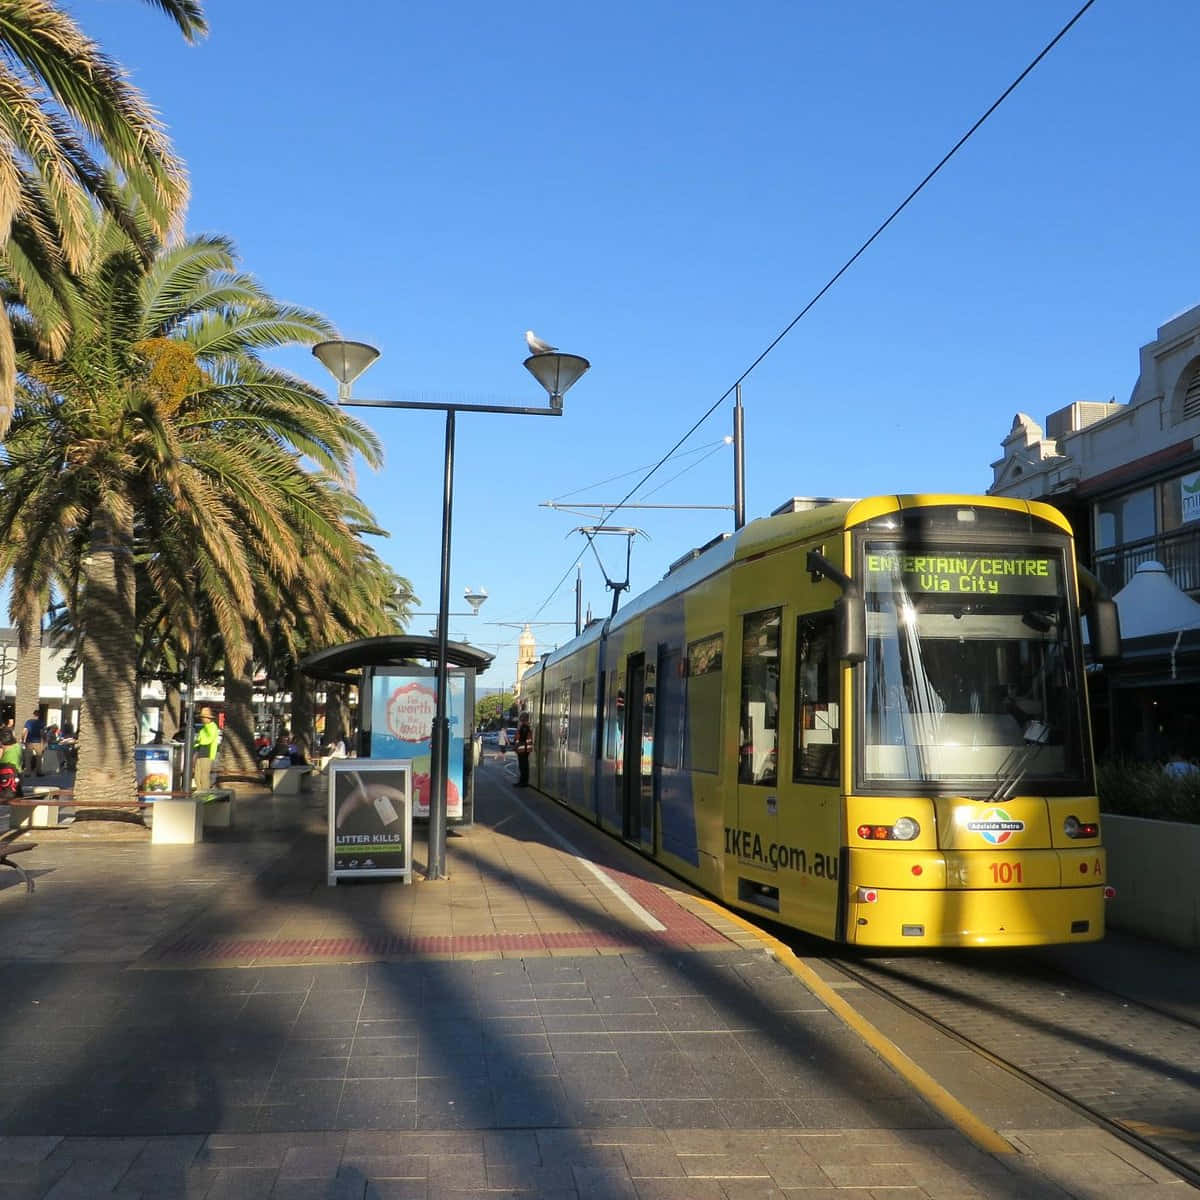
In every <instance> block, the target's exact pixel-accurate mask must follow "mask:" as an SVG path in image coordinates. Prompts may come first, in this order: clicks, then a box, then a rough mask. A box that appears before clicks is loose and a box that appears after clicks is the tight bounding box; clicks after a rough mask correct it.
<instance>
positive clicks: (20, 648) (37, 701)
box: [14, 613, 42, 738]
mask: <svg viewBox="0 0 1200 1200" xmlns="http://www.w3.org/2000/svg"><path fill="white" fill-rule="evenodd" d="M41 700H42V620H41V614H40V613H39V614H38V616H37V619H36V620H32V621H18V622H17V695H16V700H15V701H14V703H15V705H16V718H17V719H16V722H15V724H16V734H17V737H18V738H19V737H20V736H21V729H22V727H23V726H24V724H25V722H26V721H28V720H29V718H30V717H31V716H32V715H33V714H34V713H35V712H38V711H40V709H41Z"/></svg>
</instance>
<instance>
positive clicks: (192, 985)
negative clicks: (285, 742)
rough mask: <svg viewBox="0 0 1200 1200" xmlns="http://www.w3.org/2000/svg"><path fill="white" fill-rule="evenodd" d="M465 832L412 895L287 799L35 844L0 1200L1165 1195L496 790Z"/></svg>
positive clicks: (16, 903)
mask: <svg viewBox="0 0 1200 1200" xmlns="http://www.w3.org/2000/svg"><path fill="white" fill-rule="evenodd" d="M477 816H478V820H477V823H476V824H475V826H473V827H472V828H471V829H469V830H466V831H464V832H463V833H462V835H461V836H451V837H450V838H449V839H448V844H447V863H448V874H449V878H448V879H447V880H442V881H438V882H424V881H418V882H416V883H414V884H413V885H411V886H404V885H402V884H400V883H397V882H374V883H369V882H362V883H357V882H356V883H353V884H350V885H342V886H339V887H336V888H330V887H327V886H326V884H325V834H324V829H325V825H324V814H323V806H322V804H321V800H320V797H319V796H318V795H315V794H312V795H301V796H299V797H280V796H273V795H271V794H270V793H265V792H252V793H248V792H243V793H241V794H240V795H239V798H238V802H237V808H236V813H235V818H234V820H235V824H234V827H233V828H232V829H231V830H228V831H220V832H214V831H210V835H209V837H208V839H207V840H206V841H205V842H204V843H203V844H202V845H198V846H152V845H151V844H150V843H149V841H148V839H147V837H146V834H145V832H144V831H143V830H140V829H127V830H125V831H118V834H113V833H112V832H111V831H106V832H104V833H101V832H100V830H99V827H94V830H93V831H92V832H90V833H89V831H87V830H86V829H85V828H83V825H82V823H81V824H80V827H79V828H75V829H71V830H65V831H58V830H54V831H46V832H42V831H38V833H37V838H38V842H39V844H38V846H37V848H36V849H35V850H33V851H31V852H29V853H26V854H23V855H22V856H21V860H20V861H21V862H22V863H23V865H25V866H27V867H28V868H29V869H30V870H31V871H32V872H34V874H35V876H36V882H37V890H36V892H34V893H33V894H32V895H30V894H27V893H26V892H25V890H24V888H23V887H20V886H19V884H18V881H17V880H16V878H15V875H14V873H13V872H10V871H0V930H2V931H3V933H2V936H0V980H2V991H0V996H2V998H3V1017H2V1018H0V1064H3V1068H4V1069H3V1071H0V1197H3V1200H23V1198H25V1197H29V1198H35V1197H36V1198H38V1200H42V1198H43V1197H47V1198H51V1197H52V1198H54V1200H67V1198H73V1197H108V1196H120V1197H124V1198H128V1200H134V1198H137V1197H144V1198H146V1200H149V1198H151V1197H183V1196H187V1197H207V1198H209V1200H217V1198H220V1197H258V1196H264V1197H266V1196H271V1197H295V1198H301V1197H321V1198H336V1200H341V1198H343V1197H346V1198H351V1197H352V1198H354V1200H365V1198H372V1200H383V1198H387V1197H422V1198H427V1200H442V1198H447V1197H460V1198H466V1197H475V1196H488V1197H497V1196H522V1197H532V1196H537V1197H547V1198H550V1197H555V1198H562V1200H567V1198H572V1200H573V1198H575V1197H588V1198H593V1197H594V1198H598V1200H602V1198H605V1197H641V1198H645V1200H651V1198H662V1200H672V1198H680V1200H707V1198H709V1197H712V1198H714V1200H715V1198H718V1197H722V1198H726V1197H727V1198H731V1200H737V1198H740V1197H780V1196H794V1197H804V1198H805V1200H822V1198H823V1197H832V1196H835V1195H836V1196H839V1197H840V1196H843V1195H853V1196H856V1197H876V1198H880V1200H882V1198H887V1200H895V1198H899V1197H905V1198H912V1200H919V1198H925V1197H940V1198H946V1200H949V1198H950V1197H955V1198H965V1197H989V1198H995V1197H999V1198H1002V1200H1007V1198H1009V1197H1012V1198H1016V1197H1065V1196H1074V1197H1081V1198H1082V1197H1125V1196H1130V1195H1142V1194H1145V1195H1147V1196H1149V1195H1152V1194H1153V1195H1158V1194H1164V1195H1165V1194H1168V1193H1171V1194H1183V1193H1185V1192H1186V1193H1188V1194H1190V1193H1191V1190H1192V1189H1191V1188H1190V1187H1189V1186H1188V1185H1187V1184H1185V1183H1183V1182H1181V1181H1179V1180H1176V1179H1174V1178H1173V1177H1172V1176H1171V1174H1170V1173H1169V1172H1167V1171H1166V1170H1164V1169H1162V1168H1161V1167H1159V1166H1158V1165H1156V1164H1155V1163H1154V1162H1153V1161H1151V1160H1149V1159H1147V1158H1145V1157H1143V1156H1141V1155H1139V1154H1138V1153H1137V1152H1136V1151H1134V1150H1131V1149H1130V1148H1129V1147H1127V1146H1125V1145H1124V1144H1123V1143H1121V1142H1120V1141H1118V1140H1116V1139H1114V1138H1112V1137H1110V1136H1108V1135H1107V1134H1104V1133H1101V1132H1099V1131H1097V1130H1095V1129H1093V1128H1092V1127H1091V1126H1089V1125H1087V1124H1086V1123H1084V1122H1083V1121H1082V1120H1081V1119H1080V1118H1078V1117H1076V1116H1074V1115H1073V1114H1072V1113H1070V1112H1068V1111H1066V1110H1065V1109H1063V1108H1061V1107H1059V1106H1057V1105H1055V1104H1054V1103H1053V1102H1051V1101H1050V1100H1048V1099H1046V1098H1044V1097H1043V1096H1041V1095H1040V1094H1039V1093H1036V1092H1032V1091H1029V1090H1027V1089H1024V1088H1022V1087H1018V1086H1017V1085H1015V1084H1014V1083H1013V1081H1012V1080H1010V1079H1008V1078H1007V1077H1003V1076H1001V1075H1000V1074H999V1073H998V1072H996V1071H994V1070H993V1069H991V1068H988V1067H987V1066H986V1065H984V1064H980V1065H979V1066H978V1067H977V1068H971V1069H968V1070H964V1069H963V1057H964V1054H965V1052H962V1051H957V1050H956V1051H955V1052H954V1053H949V1054H948V1053H946V1052H945V1048H944V1047H942V1048H941V1053H940V1056H939V1054H938V1053H935V1052H933V1051H935V1050H936V1049H937V1048H936V1047H933V1046H932V1045H931V1042H932V1040H933V1039H934V1035H933V1034H931V1033H930V1031H929V1030H928V1029H925V1028H923V1027H919V1026H917V1025H915V1024H913V1023H905V1022H904V1021H897V1022H896V1023H895V1025H894V1027H889V1030H888V1033H889V1036H890V1037H891V1038H893V1039H895V1040H896V1041H898V1042H902V1043H905V1044H906V1048H907V1050H908V1051H909V1052H910V1053H911V1054H912V1056H913V1057H914V1058H927V1059H929V1060H930V1061H938V1060H939V1057H940V1059H942V1060H946V1061H949V1060H951V1059H953V1060H954V1061H955V1062H956V1066H957V1074H956V1076H955V1085H954V1087H955V1089H956V1090H955V1095H954V1096H953V1097H949V1098H947V1097H946V1096H945V1095H943V1094H939V1093H938V1091H937V1089H936V1086H935V1085H932V1083H929V1085H928V1086H927V1085H926V1083H925V1082H923V1081H922V1078H921V1076H920V1072H919V1071H909V1070H906V1069H905V1063H906V1062H907V1063H908V1066H910V1067H911V1066H912V1063H911V1062H909V1061H908V1060H907V1059H906V1058H905V1057H904V1056H903V1055H900V1056H895V1055H894V1054H891V1055H890V1054H889V1051H888V1049H887V1047H881V1045H880V1044H878V1043H877V1042H874V1041H872V1040H871V1039H870V1038H869V1037H864V1034H863V1030H862V1029H861V1028H859V1027H856V1026H854V1025H852V1024H848V1023H847V1021H846V1020H843V1017H842V1015H839V1011H838V1009H839V1005H840V1004H841V1003H842V1001H841V1000H840V999H838V998H837V997H832V998H831V993H830V990H829V989H828V987H827V986H825V985H823V984H821V982H820V981H819V980H816V979H815V976H811V977H806V976H805V975H804V973H803V972H802V971H801V972H800V973H797V971H796V970H794V969H791V965H790V964H789V963H788V962H787V961H786V958H785V957H784V956H779V955H776V954H774V953H771V952H770V948H769V944H768V943H767V942H766V941H764V940H762V939H760V938H759V937H758V936H756V935H755V934H754V933H752V932H750V931H749V930H748V929H747V927H746V926H745V925H744V924H743V923H741V922H739V921H737V920H736V919H732V918H730V917H727V916H724V915H722V914H721V912H720V911H719V910H718V909H716V908H715V906H712V905H710V904H709V903H707V902H705V901H703V900H701V899H699V898H696V897H694V896H692V895H690V894H689V893H688V891H687V890H686V889H685V888H683V887H681V886H680V885H679V883H678V882H677V881H674V880H672V879H671V878H670V877H669V876H666V875H664V874H662V873H661V872H659V871H658V869H657V868H656V867H654V866H653V864H649V863H647V862H645V861H644V860H642V859H641V858H639V857H638V856H636V855H633V854H631V853H630V852H628V851H627V850H626V849H625V848H624V847H622V846H621V845H619V844H618V843H616V842H615V841H613V840H612V839H609V838H606V837H604V836H603V835H600V834H598V833H597V832H596V831H595V830H592V829H590V828H589V827H587V826H585V825H583V824H581V823H579V822H577V821H575V820H574V819H573V818H572V817H571V816H570V815H569V814H567V813H565V812H563V811H562V810H561V809H558V808H557V807H556V806H553V805H550V804H549V803H547V802H546V801H545V800H543V799H542V798H540V797H538V796H537V795H536V794H535V793H532V792H530V791H528V790H524V791H521V790H517V789H515V788H514V787H512V785H511V779H510V778H509V776H508V774H507V773H506V771H505V769H504V767H503V766H501V765H500V764H499V762H498V761H497V760H495V759H489V760H488V762H487V763H485V765H484V766H483V768H482V769H481V771H480V776H479V787H478V798H477ZM121 833H124V835H125V838H126V839H127V840H122V838H121V836H120V834H121ZM422 849H423V848H422V847H421V846H420V845H418V851H417V858H418V862H419V860H420V857H421V852H422ZM841 995H843V996H845V997H846V998H848V999H850V1001H851V1003H853V1001H854V995H853V991H852V989H848V990H846V991H845V992H843V993H841ZM897 1064H898V1065H897ZM972 1091H974V1092H975V1093H976V1097H983V1098H986V1100H987V1116H986V1123H985V1122H984V1121H983V1120H980V1119H979V1118H978V1116H976V1115H974V1114H973V1110H972V1108H971V1101H972V1096H971V1095H970V1094H969V1093H971V1092H972ZM956 1101H958V1102H961V1103H958V1104H956V1103H955V1102H956Z"/></svg>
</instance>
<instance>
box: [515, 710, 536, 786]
mask: <svg viewBox="0 0 1200 1200" xmlns="http://www.w3.org/2000/svg"><path fill="white" fill-rule="evenodd" d="M532 751H533V730H532V729H530V727H529V714H528V713H522V714H521V723H520V725H518V726H517V771H518V778H517V787H528V786H529V755H530V753H531V752H532Z"/></svg>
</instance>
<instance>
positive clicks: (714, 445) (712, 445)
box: [550, 438, 728, 504]
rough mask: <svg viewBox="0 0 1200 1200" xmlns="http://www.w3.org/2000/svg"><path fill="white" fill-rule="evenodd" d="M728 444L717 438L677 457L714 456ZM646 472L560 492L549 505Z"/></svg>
mask: <svg viewBox="0 0 1200 1200" xmlns="http://www.w3.org/2000/svg"><path fill="white" fill-rule="evenodd" d="M727 444H728V443H727V442H726V440H725V439H724V438H719V439H718V440H717V441H715V442H705V443H704V445H703V446H694V447H692V449H691V450H685V451H684V452H683V454H680V455H678V457H679V458H682V457H683V455H684V454H700V453H702V452H703V451H705V450H708V451H709V452H710V453H713V454H715V453H716V452H717V450H719V449H720V448H721V447H722V446H724V445H727ZM644 470H646V467H645V466H641V467H631V468H630V469H629V470H628V471H622V472H621V473H620V474H619V475H610V476H609V477H608V478H607V479H600V480H598V481H597V482H596V483H587V484H584V486H583V487H579V488H574V489H572V490H571V491H569V492H560V493H559V494H558V495H557V496H553V497H551V501H550V502H551V503H552V504H557V503H558V501H559V500H567V499H569V498H570V497H571V496H578V495H579V493H580V492H590V491H591V490H592V489H593V488H599V487H604V485H605V484H608V483H616V481H617V480H618V479H628V478H629V476H630V475H636V474H637V473H638V472H639V471H644Z"/></svg>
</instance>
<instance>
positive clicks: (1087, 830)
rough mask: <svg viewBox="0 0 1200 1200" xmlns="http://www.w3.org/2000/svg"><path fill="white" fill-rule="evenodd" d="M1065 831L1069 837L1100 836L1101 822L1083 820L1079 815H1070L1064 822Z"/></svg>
mask: <svg viewBox="0 0 1200 1200" xmlns="http://www.w3.org/2000/svg"><path fill="white" fill-rule="evenodd" d="M1063 833H1065V834H1066V835H1067V837H1069V838H1094V837H1099V836H1100V824H1099V822H1097V821H1081V820H1080V819H1079V818H1078V817H1075V816H1070V817H1068V818H1067V819H1066V820H1065V821H1064V822H1063Z"/></svg>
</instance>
